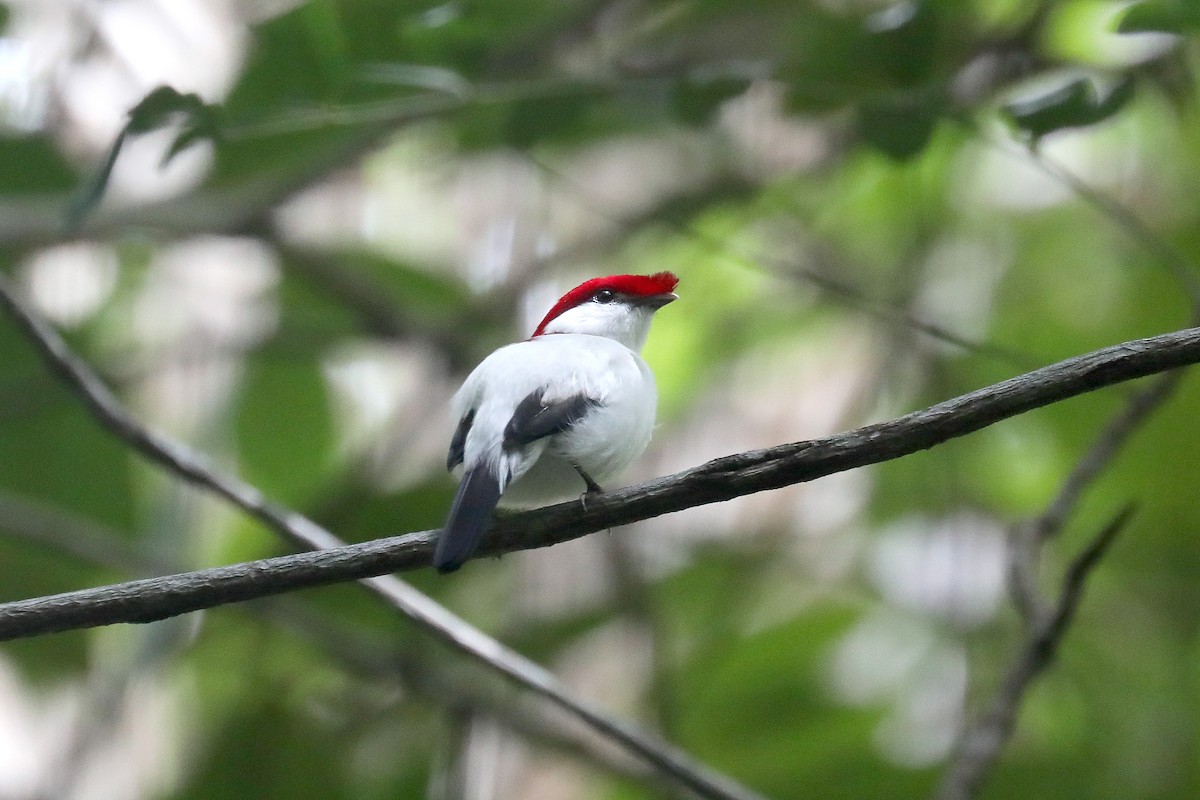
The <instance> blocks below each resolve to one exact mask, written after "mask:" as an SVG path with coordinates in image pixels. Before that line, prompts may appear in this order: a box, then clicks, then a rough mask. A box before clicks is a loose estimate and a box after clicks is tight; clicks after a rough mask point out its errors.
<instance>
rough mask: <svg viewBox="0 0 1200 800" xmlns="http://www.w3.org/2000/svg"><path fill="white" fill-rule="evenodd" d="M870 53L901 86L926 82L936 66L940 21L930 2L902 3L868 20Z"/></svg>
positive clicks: (877, 64)
mask: <svg viewBox="0 0 1200 800" xmlns="http://www.w3.org/2000/svg"><path fill="white" fill-rule="evenodd" d="M865 28H866V31H867V33H868V34H869V39H868V42H867V47H868V50H867V52H868V53H870V54H871V56H872V59H873V60H874V61H875V63H876V66H877V68H878V69H879V70H880V72H882V73H883V74H885V75H887V76H888V77H890V78H891V79H892V80H894V81H895V82H896V83H897V84H899V85H901V86H912V85H914V84H917V83H919V82H920V81H922V80H923V79H925V78H926V77H927V76H928V75H929V74H930V72H931V71H932V70H933V69H934V67H935V66H936V63H937V62H936V59H935V58H934V56H936V55H937V52H938V48H937V44H938V34H939V30H938V28H939V26H938V17H937V15H936V14H935V13H934V12H933V9H932V8H931V5H930V3H927V2H911V1H910V2H899V3H893V4H892V5H889V6H888V7H887V8H885V9H883V10H882V11H877V12H876V13H874V14H872V15H870V16H869V17H867V19H866V22H865Z"/></svg>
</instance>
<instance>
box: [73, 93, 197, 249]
mask: <svg viewBox="0 0 1200 800" xmlns="http://www.w3.org/2000/svg"><path fill="white" fill-rule="evenodd" d="M180 117H182V118H183V120H184V123H183V128H182V129H181V130H180V132H179V134H178V135H177V136H176V137H175V141H174V142H173V143H172V144H171V147H170V148H168V150H167V152H166V154H165V155H164V156H163V159H162V162H161V166H164V167H165V166H166V165H167V164H168V163H170V161H171V159H173V158H174V157H175V156H177V155H178V154H179V153H181V152H183V151H184V150H185V149H187V148H188V147H190V146H191V145H193V144H195V143H196V142H198V141H201V140H203V139H212V140H215V139H217V138H218V136H219V134H220V128H221V125H220V120H219V115H218V107H217V106H213V105H209V104H208V103H205V102H204V101H203V100H202V99H201V98H200V96H199V95H197V94H191V93H189V94H182V93H180V92H179V91H177V90H175V89H173V88H171V87H170V86H159V87H158V88H157V89H155V90H153V91H152V92H150V93H149V94H148V95H146V96H145V97H144V98H142V101H141V102H140V103H138V104H137V105H136V106H134V107H133V108H132V109H130V111H129V118H128V120H127V121H126V123H125V127H124V128H122V129H121V131H120V133H118V134H117V136H116V138H115V139H113V143H112V146H110V147H109V148H108V152H107V153H106V154H105V156H104V161H103V163H102V164H101V165H100V168H99V169H98V170H96V172H95V173H93V174H92V176H91V177H90V178H88V179H87V180H86V181H84V183H83V184H82V185H81V186H80V187H79V189H78V191H77V192H76V193H75V196H74V198H72V200H71V202H70V205H69V206H68V208H67V215H66V220H65V222H64V226H65V228H66V230H67V231H68V232H70V231H74V230H77V229H78V228H79V226H80V225H81V224H83V220H84V219H85V218H86V217H87V215H88V214H90V213H91V212H92V211H94V210H95V209H96V206H98V205H99V204H100V201H101V200H102V199H103V198H104V192H105V190H106V189H107V188H108V182H109V179H110V178H111V177H112V170H113V166H114V165H115V164H116V163H117V157H118V156H120V155H121V148H122V147H124V145H125V140H126V139H127V138H128V137H129V136H130V135H136V134H140V133H149V132H150V131H154V130H158V129H159V128H162V127H165V126H167V125H169V124H171V123H172V122H174V121H175V120H176V119H178V118H180Z"/></svg>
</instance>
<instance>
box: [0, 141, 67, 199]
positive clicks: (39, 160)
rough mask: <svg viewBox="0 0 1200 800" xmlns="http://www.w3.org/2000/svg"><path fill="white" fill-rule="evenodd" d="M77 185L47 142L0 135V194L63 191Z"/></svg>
mask: <svg viewBox="0 0 1200 800" xmlns="http://www.w3.org/2000/svg"><path fill="white" fill-rule="evenodd" d="M77 181H78V176H77V175H76V174H75V171H74V170H73V169H71V167H70V166H69V165H68V164H67V162H65V161H64V160H63V158H62V156H60V155H59V153H58V150H57V149H56V148H55V147H54V144H53V143H52V142H51V141H50V140H49V139H48V138H46V137H42V136H12V135H4V134H0V193H4V194H25V193H49V192H59V191H66V190H69V189H71V188H72V187H74V186H75V184H76V182H77Z"/></svg>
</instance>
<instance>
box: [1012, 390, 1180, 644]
mask: <svg viewBox="0 0 1200 800" xmlns="http://www.w3.org/2000/svg"><path fill="white" fill-rule="evenodd" d="M1182 377H1183V373H1182V372H1168V373H1165V374H1163V375H1160V376H1159V377H1158V378H1156V379H1155V380H1154V381H1153V382H1152V383H1151V384H1150V385H1149V386H1146V387H1145V388H1144V389H1142V390H1141V391H1139V392H1137V393H1136V394H1134V395H1133V396H1132V397H1131V398H1130V399H1129V402H1128V403H1127V404H1126V405H1125V407H1124V408H1123V409H1122V410H1121V412H1120V413H1119V414H1117V415H1116V416H1115V417H1113V418H1112V420H1110V421H1109V423H1108V425H1106V426H1105V427H1104V429H1103V430H1102V431H1101V432H1100V434H1099V435H1098V436H1097V437H1096V440H1095V441H1094V442H1093V443H1092V445H1091V447H1089V448H1088V450H1087V452H1086V453H1084V455H1083V457H1082V458H1081V459H1079V462H1078V463H1077V464H1076V465H1075V468H1074V469H1073V470H1071V473H1070V474H1069V475H1068V476H1067V478H1066V480H1065V481H1063V484H1062V486H1061V487H1060V488H1059V490H1058V494H1057V495H1056V496H1055V498H1054V500H1053V501H1051V503H1050V505H1048V506H1047V507H1046V510H1045V511H1043V512H1042V513H1041V514H1039V515H1038V516H1037V517H1034V518H1033V519H1031V520H1028V521H1027V522H1025V523H1024V524H1022V525H1020V526H1018V527H1017V529H1016V530H1014V531H1013V532H1012V535H1011V537H1010V540H1011V548H1012V549H1011V552H1010V555H1009V569H1008V584H1009V591H1010V594H1011V595H1012V599H1013V604H1014V605H1015V606H1016V607H1017V610H1018V611H1019V612H1020V613H1021V615H1022V617H1024V618H1025V619H1026V621H1031V620H1034V619H1036V618H1038V617H1039V616H1041V615H1042V614H1044V613H1045V611H1046V609H1045V607H1044V606H1045V603H1044V601H1043V600H1042V599H1041V592H1040V591H1039V589H1038V565H1039V563H1040V560H1041V551H1042V546H1043V545H1045V543H1046V542H1047V541H1048V540H1050V539H1052V538H1054V537H1055V536H1057V535H1058V533H1059V531H1061V530H1062V528H1063V526H1064V525H1065V524H1066V522H1067V518H1068V517H1069V516H1070V514H1071V512H1072V511H1073V510H1074V509H1075V507H1076V505H1078V503H1079V499H1080V498H1081V497H1082V496H1083V493H1084V491H1085V490H1086V489H1087V487H1089V486H1090V485H1091V484H1092V482H1093V481H1095V480H1096V478H1097V477H1099V475H1100V473H1101V472H1103V470H1104V468H1105V467H1107V466H1108V464H1109V463H1111V462H1112V460H1113V458H1114V457H1115V456H1116V455H1117V453H1118V452H1119V451H1120V449H1121V447H1122V446H1123V445H1124V444H1125V442H1126V441H1128V440H1129V437H1130V435H1131V434H1132V433H1133V432H1134V431H1135V430H1136V429H1137V427H1138V426H1139V425H1140V424H1141V423H1142V422H1144V421H1145V420H1146V419H1147V418H1148V417H1149V416H1150V414H1151V413H1152V412H1153V411H1154V410H1155V409H1157V408H1159V407H1160V406H1161V405H1162V404H1163V403H1164V402H1165V401H1166V400H1167V399H1168V398H1169V397H1170V396H1171V395H1172V394H1173V393H1174V391H1175V389H1176V387H1177V386H1178V385H1179V381H1180V379H1181V378H1182Z"/></svg>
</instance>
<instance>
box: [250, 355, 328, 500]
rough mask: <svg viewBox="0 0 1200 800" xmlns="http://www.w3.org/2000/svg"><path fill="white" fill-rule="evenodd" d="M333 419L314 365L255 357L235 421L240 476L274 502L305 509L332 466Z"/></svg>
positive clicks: (317, 369) (319, 376)
mask: <svg viewBox="0 0 1200 800" xmlns="http://www.w3.org/2000/svg"><path fill="white" fill-rule="evenodd" d="M332 416H333V415H332V409H331V407H330V404H329V398H328V395H327V391H326V386H325V381H324V379H323V377H322V375H321V370H320V367H319V365H318V364H317V363H316V362H314V361H308V360H287V361H284V360H276V359H252V360H251V361H250V364H249V365H248V367H247V374H246V377H245V380H244V384H243V386H242V390H241V394H240V396H239V400H238V404H237V408H236V411H235V418H234V428H235V431H236V433H237V442H238V447H237V452H238V464H239V467H240V471H241V473H242V476H243V477H244V478H245V479H246V480H248V481H249V482H250V483H252V484H254V485H255V486H257V487H258V488H260V489H262V490H263V491H264V492H265V493H266V495H267V496H268V497H270V498H271V499H273V500H277V501H280V502H283V503H287V504H301V505H302V504H303V500H304V498H305V497H307V496H308V495H309V493H311V492H312V491H313V490H314V489H315V488H316V487H317V486H319V485H320V484H321V483H322V482H323V481H324V480H325V479H326V478H327V477H328V476H329V471H330V468H331V467H332V466H333V448H334V444H335V443H334V437H333V435H334V427H333V418H332Z"/></svg>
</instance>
